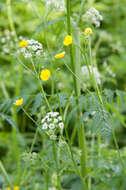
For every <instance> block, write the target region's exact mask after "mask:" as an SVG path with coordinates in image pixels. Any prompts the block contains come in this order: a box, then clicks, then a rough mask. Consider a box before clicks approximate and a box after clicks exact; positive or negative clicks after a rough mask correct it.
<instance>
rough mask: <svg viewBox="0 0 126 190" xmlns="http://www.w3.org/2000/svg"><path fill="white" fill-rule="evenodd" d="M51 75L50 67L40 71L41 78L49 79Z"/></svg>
mask: <svg viewBox="0 0 126 190" xmlns="http://www.w3.org/2000/svg"><path fill="white" fill-rule="evenodd" d="M49 77H50V71H49V70H48V69H44V70H42V71H41V73H40V78H41V79H42V80H45V81H46V80H48V79H49Z"/></svg>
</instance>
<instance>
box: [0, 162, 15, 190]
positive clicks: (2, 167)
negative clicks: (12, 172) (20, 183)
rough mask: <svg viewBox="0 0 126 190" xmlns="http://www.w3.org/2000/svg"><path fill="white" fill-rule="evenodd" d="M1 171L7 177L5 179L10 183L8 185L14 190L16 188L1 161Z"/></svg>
mask: <svg viewBox="0 0 126 190" xmlns="http://www.w3.org/2000/svg"><path fill="white" fill-rule="evenodd" d="M0 169H1V171H2V173H3V176H4V177H5V179H6V181H7V183H8V185H9V186H10V187H11V189H12V190H14V187H13V185H12V183H11V181H10V180H9V177H8V175H7V172H6V170H5V168H4V166H3V164H2V162H1V161H0Z"/></svg>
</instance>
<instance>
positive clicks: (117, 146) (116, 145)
mask: <svg viewBox="0 0 126 190" xmlns="http://www.w3.org/2000/svg"><path fill="white" fill-rule="evenodd" d="M112 136H113V140H114V143H115V147H116V149H117V151H118V155H119V159H120V162H121V165H122V168H123V169H125V166H124V161H123V159H122V157H121V154H120V150H119V145H118V143H117V139H116V136H115V132H114V131H113V132H112ZM124 171H125V170H124Z"/></svg>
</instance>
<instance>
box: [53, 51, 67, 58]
mask: <svg viewBox="0 0 126 190" xmlns="http://www.w3.org/2000/svg"><path fill="white" fill-rule="evenodd" d="M64 55H65V51H63V52H62V53H59V54H57V55H55V58H56V59H61V58H63V57H64Z"/></svg>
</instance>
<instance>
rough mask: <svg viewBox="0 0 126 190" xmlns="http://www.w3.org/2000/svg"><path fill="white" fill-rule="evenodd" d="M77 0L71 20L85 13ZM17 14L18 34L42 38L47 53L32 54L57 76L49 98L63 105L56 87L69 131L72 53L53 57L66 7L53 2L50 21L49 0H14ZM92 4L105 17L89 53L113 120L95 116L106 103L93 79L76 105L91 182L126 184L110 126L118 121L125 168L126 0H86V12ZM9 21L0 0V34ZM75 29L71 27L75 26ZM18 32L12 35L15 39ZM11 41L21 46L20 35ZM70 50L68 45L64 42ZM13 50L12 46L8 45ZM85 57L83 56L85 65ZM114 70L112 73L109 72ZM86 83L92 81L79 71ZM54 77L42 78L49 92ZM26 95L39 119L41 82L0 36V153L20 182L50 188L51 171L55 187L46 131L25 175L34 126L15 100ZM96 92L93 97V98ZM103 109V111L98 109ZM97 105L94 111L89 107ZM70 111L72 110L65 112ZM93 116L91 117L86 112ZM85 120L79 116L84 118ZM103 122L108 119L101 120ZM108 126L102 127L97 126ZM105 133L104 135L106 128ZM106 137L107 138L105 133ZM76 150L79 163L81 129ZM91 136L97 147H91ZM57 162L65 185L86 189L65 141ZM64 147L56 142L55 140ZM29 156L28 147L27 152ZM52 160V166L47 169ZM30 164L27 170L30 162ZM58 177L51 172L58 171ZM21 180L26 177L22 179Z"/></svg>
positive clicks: (95, 186)
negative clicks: (46, 1) (7, 47)
mask: <svg viewBox="0 0 126 190" xmlns="http://www.w3.org/2000/svg"><path fill="white" fill-rule="evenodd" d="M80 3H81V1H80V0H72V1H71V6H72V9H71V10H72V25H73V28H74V27H76V19H77V18H78V15H79V13H80ZM11 6H12V7H11V8H12V18H13V22H14V25H15V29H16V33H17V35H18V36H24V37H28V38H29V39H35V40H38V41H39V42H41V43H42V44H43V49H44V52H43V55H42V57H41V58H37V59H35V62H36V67H37V69H38V71H40V70H41V69H42V68H49V69H50V70H52V66H51V65H52V64H53V70H52V79H53V80H54V92H55V93H54V95H53V96H51V97H50V96H49V101H50V103H51V106H52V108H53V109H54V110H58V108H59V104H58V102H57V93H58V94H59V102H60V105H61V109H62V111H63V112H65V111H66V107H68V110H69V111H68V113H69V114H68V115H67V116H66V121H65V123H66V126H67V129H68V134H69V136H70V137H71V134H73V133H72V131H73V124H74V123H75V121H76V112H77V108H76V104H75V97H74V96H73V83H72V75H71V74H70V71H69V70H68V69H67V68H66V66H65V65H64V62H65V63H68V65H69V55H68V54H67V55H66V56H65V58H64V59H63V60H54V59H53V57H54V55H55V54H56V53H58V52H60V51H62V50H63V48H64V47H63V39H64V36H65V35H66V34H67V26H66V14H65V13H64V12H60V11H59V12H58V11H56V10H55V9H53V10H50V12H49V14H48V17H47V20H46V21H45V5H44V3H43V2H42V1H41V0H12V5H11ZM91 6H93V7H95V8H96V9H98V10H99V11H100V13H101V14H102V15H103V21H102V24H101V27H100V28H95V27H94V26H91V27H92V29H93V35H92V41H93V42H92V54H93V60H94V62H95V63H96V64H97V66H98V69H99V71H100V73H101V76H102V77H101V81H102V85H101V90H102V91H103V100H104V103H105V105H106V108H107V111H108V113H107V114H108V115H109V116H110V120H111V125H112V126H111V127H110V126H109V124H108V125H107V126H109V127H110V128H109V127H108V128H107V127H106V123H107V122H109V119H108V117H109V116H108V115H107V114H106V115H105V116H104V117H105V121H104V120H102V121H103V122H102V123H98V121H99V118H103V115H102V108H101V107H100V106H99V103H98V100H97V97H96V94H95V92H94V91H93V88H92V87H89V88H88V90H90V92H91V94H93V96H90V93H88V92H87V88H82V90H81V91H82V93H81V96H80V97H79V109H80V110H84V109H85V110H86V111H84V112H83V116H82V121H85V126H86V134H87V136H86V139H87V146H88V150H87V151H88V154H89V160H88V170H89V176H90V175H91V177H92V187H91V190H100V189H102V190H119V189H120V190H125V189H126V183H125V173H123V172H122V167H121V164H120V159H119V157H118V154H117V150H116V148H115V145H114V141H113V138H112V135H111V130H112V129H115V131H116V137H117V141H118V144H119V148H120V151H121V155H122V157H123V159H124V163H125V164H124V165H125V168H126V138H125V134H126V129H125V127H126V53H125V50H126V31H125V26H126V1H125V0H121V1H120V0H92V1H85V5H84V7H83V10H82V11H83V14H84V13H85V12H86V11H87V9H88V8H89V7H91ZM86 27H90V26H89V25H87V24H85V23H83V21H82V19H80V22H79V28H80V29H79V30H80V32H81V34H82V32H83V31H84V30H85V28H86ZM5 29H9V30H11V29H10V25H9V20H8V14H7V2H6V1H5V0H0V38H1V37H2V36H3V33H4V30H5ZM73 33H74V31H73ZM13 40H14V39H13ZM81 46H82V48H83V47H84V42H83V35H81ZM13 48H14V49H17V45H16V42H15V47H13ZM65 50H66V52H67V53H68V50H67V48H66V49H65ZM11 51H12V52H13V49H12V50H11ZM21 59H22V61H23V63H24V64H25V65H26V66H28V67H29V68H30V69H31V70H33V68H32V66H31V63H30V62H29V61H27V60H25V59H24V58H23V57H22V58H21ZM84 64H85V63H84V61H83V58H82V57H81V65H82V66H83V65H84ZM110 71H111V72H112V73H114V75H115V77H113V76H112V75H111V72H110ZM80 78H81V80H82V81H83V83H84V84H85V83H86V82H87V81H86V80H85V79H84V78H83V76H80ZM52 79H51V80H49V81H48V82H45V83H44V90H45V91H46V93H47V94H48V95H50V94H51V85H52ZM17 97H23V98H24V107H25V109H26V110H27V112H28V113H29V114H30V115H31V116H32V117H33V118H34V119H35V120H36V121H38V122H40V120H41V119H42V117H43V116H44V115H45V114H46V113H47V112H48V108H47V106H46V103H45V101H44V99H43V97H41V94H40V85H39V83H38V81H37V80H36V79H35V78H34V76H33V75H32V74H31V73H30V72H29V71H28V70H25V69H23V68H22V67H21V64H20V63H19V60H18V59H17V56H16V54H15V55H12V54H11V53H10V54H7V55H6V54H4V53H3V50H2V43H1V41H0V160H2V162H3V163H4V166H5V168H6V170H7V173H8V176H9V178H10V180H11V182H12V183H13V184H17V185H18V184H20V183H21V185H22V186H21V188H22V189H23V190H25V189H26V190H28V189H34V190H35V189H36V190H42V189H43V190H45V179H46V175H48V176H49V179H50V181H49V184H50V186H54V187H55V175H54V171H55V166H54V163H53V161H52V159H51V150H50V149H51V148H50V143H51V142H50V141H48V140H47V138H46V136H45V135H44V134H42V135H41V132H39V135H38V137H37V141H36V143H35V146H34V149H33V151H34V152H37V153H39V155H38V157H37V158H36V159H35V160H34V159H33V163H32V161H30V159H31V157H30V158H29V157H28V162H29V165H28V168H27V172H26V173H25V175H24V178H23V180H24V181H23V180H22V178H21V176H22V173H23V170H22V168H24V165H25V162H24V161H23V160H22V155H24V152H27V151H29V149H30V146H31V144H32V141H33V137H34V133H35V129H36V126H35V125H34V123H33V122H32V121H31V120H30V119H29V118H28V117H27V115H25V113H24V112H23V111H22V110H21V109H20V108H17V109H15V108H14V106H13V102H14V100H15V98H17ZM91 97H94V99H93V98H91ZM99 110H100V111H99ZM93 111H96V114H95V116H93V115H91V113H92V112H93ZM66 113H67V112H66ZM87 117H88V118H89V119H88V121H86V120H85V118H87ZM82 121H79V122H80V123H81V122H82ZM104 125H105V127H104ZM101 126H102V127H103V130H104V129H105V130H106V128H107V131H100V130H101V129H100V127H101ZM96 131H98V132H100V134H101V135H102V136H103V141H102V143H101V145H100V146H101V147H100V152H99V157H98V156H97V151H98V147H97V138H96V135H97V134H96ZM106 133H107V135H105V134H106ZM104 137H105V138H104ZM71 138H73V139H72V140H73V141H72V145H73V147H72V150H73V152H74V157H75V160H76V163H77V164H78V167H79V148H78V143H77V136H76V135H75V137H74V136H73V137H71ZM92 142H93V150H92V145H91V144H92ZM62 146H63V147H62V148H61V158H63V159H62V163H61V165H60V170H61V176H62V184H63V188H64V189H72V190H74V189H77V188H78V189H80V190H81V189H82V187H81V182H80V179H79V177H78V176H77V174H76V172H75V171H74V169H73V168H74V167H73V164H72V163H71V160H70V158H69V154H68V155H66V152H68V147H67V145H62ZM57 149H59V147H57ZM26 158H27V156H26V155H25V159H26ZM49 167H50V170H49ZM29 168H30V172H28V169H29ZM53 178H54V179H53ZM21 180H22V181H21ZM7 185H8V184H7V183H6V180H5V178H4V176H3V174H2V173H1V172H0V187H1V188H3V187H6V186H7Z"/></svg>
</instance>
